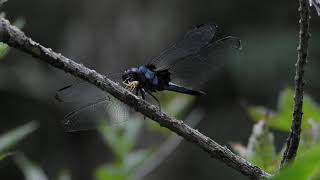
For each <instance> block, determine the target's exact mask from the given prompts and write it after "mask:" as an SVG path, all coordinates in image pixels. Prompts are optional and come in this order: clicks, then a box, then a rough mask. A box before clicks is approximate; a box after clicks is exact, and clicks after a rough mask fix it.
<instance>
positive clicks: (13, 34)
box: [0, 18, 271, 179]
mask: <svg viewBox="0 0 320 180" xmlns="http://www.w3.org/2000/svg"><path fill="white" fill-rule="evenodd" d="M0 41H1V42H4V43H7V44H8V45H9V46H11V47H15V48H17V49H19V50H21V51H24V52H25V53H27V54H30V55H32V56H33V57H35V58H38V59H39V60H41V61H42V62H45V63H48V64H50V65H52V66H53V67H56V68H58V69H61V70H64V71H65V72H67V73H70V74H72V75H73V76H76V77H79V78H81V79H83V80H85V81H87V82H89V83H91V84H93V85H95V86H96V87H98V88H100V89H101V90H103V91H105V92H108V93H109V94H111V95H112V96H114V97H115V98H117V99H119V100H120V101H122V102H123V103H125V104H127V105H129V106H130V107H133V108H135V109H136V111H138V112H140V113H142V114H143V115H145V116H147V117H149V118H150V119H152V120H154V121H156V122H158V123H159V124H160V125H161V126H163V127H166V128H168V129H170V130H171V131H173V132H175V133H177V134H178V135H180V136H182V137H183V138H184V139H186V140H188V141H190V142H192V143H194V144H196V145H197V146H198V147H200V148H201V149H203V150H204V151H205V152H207V153H208V154H209V155H210V156H211V157H213V158H216V159H218V160H220V161H222V162H224V163H225V164H226V165H228V166H230V167H232V168H234V169H235V170H237V171H239V172H240V173H242V174H243V175H245V176H248V177H249V178H251V179H258V178H265V177H270V176H271V175H270V174H268V173H266V172H265V171H263V170H262V169H260V168H259V167H257V166H253V165H251V163H250V162H248V161H246V160H245V159H244V158H242V157H240V156H238V155H236V154H234V153H232V152H231V151H230V150H229V149H228V148H226V147H223V146H221V145H219V144H218V143H216V142H215V141H213V140H212V139H210V138H209V137H207V136H205V135H203V134H201V133H200V132H199V131H198V130H195V129H193V128H191V127H190V126H188V125H186V124H185V123H184V122H183V121H180V120H177V119H175V118H171V117H169V116H168V115H166V114H165V113H163V112H161V111H160V110H159V109H158V108H157V107H155V106H153V105H151V104H149V103H148V102H146V101H144V100H142V99H141V98H140V97H137V96H135V95H133V94H132V93H131V92H129V91H127V90H126V89H124V88H123V87H121V86H120V85H118V84H117V83H115V82H113V81H111V80H109V79H108V78H107V77H105V76H103V75H101V74H99V73H97V72H96V71H94V70H91V69H88V68H86V67H85V66H83V65H81V64H78V63H76V62H74V61H72V60H70V59H68V58H66V57H64V56H63V55H61V54H59V53H56V52H54V51H52V50H51V49H49V48H45V47H44V46H42V45H40V44H39V43H37V42H34V41H33V40H32V39H31V38H29V37H27V36H25V34H24V33H23V32H22V31H20V30H19V29H18V28H16V27H14V26H12V25H11V24H10V22H9V21H8V20H6V19H4V18H1V19H0Z"/></svg>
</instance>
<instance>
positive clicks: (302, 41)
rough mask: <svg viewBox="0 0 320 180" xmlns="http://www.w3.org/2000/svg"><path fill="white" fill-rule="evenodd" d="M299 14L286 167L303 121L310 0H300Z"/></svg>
mask: <svg viewBox="0 0 320 180" xmlns="http://www.w3.org/2000/svg"><path fill="white" fill-rule="evenodd" d="M299 14H300V20H299V23H300V32H299V45H298V48H297V51H298V58H297V63H296V75H295V77H294V80H295V96H294V107H293V114H292V124H291V132H290V134H289V137H288V139H287V147H286V150H285V151H284V154H283V158H282V161H281V167H284V166H285V165H286V164H287V163H288V162H289V161H291V160H293V159H294V158H295V156H296V153H297V150H298V147H299V141H300V132H301V121H302V114H303V113H302V104H303V85H304V80H303V74H304V66H305V64H306V63H307V55H308V41H309V38H310V33H309V25H310V7H309V1H308V0H299Z"/></svg>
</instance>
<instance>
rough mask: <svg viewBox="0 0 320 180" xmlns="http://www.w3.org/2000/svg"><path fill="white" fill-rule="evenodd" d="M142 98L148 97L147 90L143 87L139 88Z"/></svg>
mask: <svg viewBox="0 0 320 180" xmlns="http://www.w3.org/2000/svg"><path fill="white" fill-rule="evenodd" d="M139 90H140V93H141V97H142V99H146V96H145V95H146V91H145V90H144V89H143V88H139Z"/></svg>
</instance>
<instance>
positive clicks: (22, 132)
mask: <svg viewBox="0 0 320 180" xmlns="http://www.w3.org/2000/svg"><path fill="white" fill-rule="evenodd" d="M37 128H38V124H37V123H36V122H35V121H31V122H29V123H27V124H25V125H23V126H21V127H18V128H16V129H13V130H11V131H9V132H7V133H5V134H3V135H1V136H0V152H4V151H7V150H8V149H10V148H11V147H12V146H14V145H16V144H17V143H18V142H19V141H21V140H22V139H24V138H25V137H26V136H27V135H29V134H31V133H32V132H33V131H35V130H36V129H37Z"/></svg>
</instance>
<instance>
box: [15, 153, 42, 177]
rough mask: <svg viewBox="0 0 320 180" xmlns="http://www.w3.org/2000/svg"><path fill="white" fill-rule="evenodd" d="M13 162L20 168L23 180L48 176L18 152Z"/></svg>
mask: <svg viewBox="0 0 320 180" xmlns="http://www.w3.org/2000/svg"><path fill="white" fill-rule="evenodd" d="M14 159H15V162H16V163H17V164H18V166H19V168H20V169H21V171H22V173H23V175H24V177H25V180H47V179H48V177H47V176H46V175H45V173H44V171H43V170H42V169H41V168H40V167H39V166H37V165H36V164H34V163H33V162H31V161H30V160H28V159H27V158H26V157H25V156H24V155H22V154H19V155H16V156H15V158H14Z"/></svg>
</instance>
